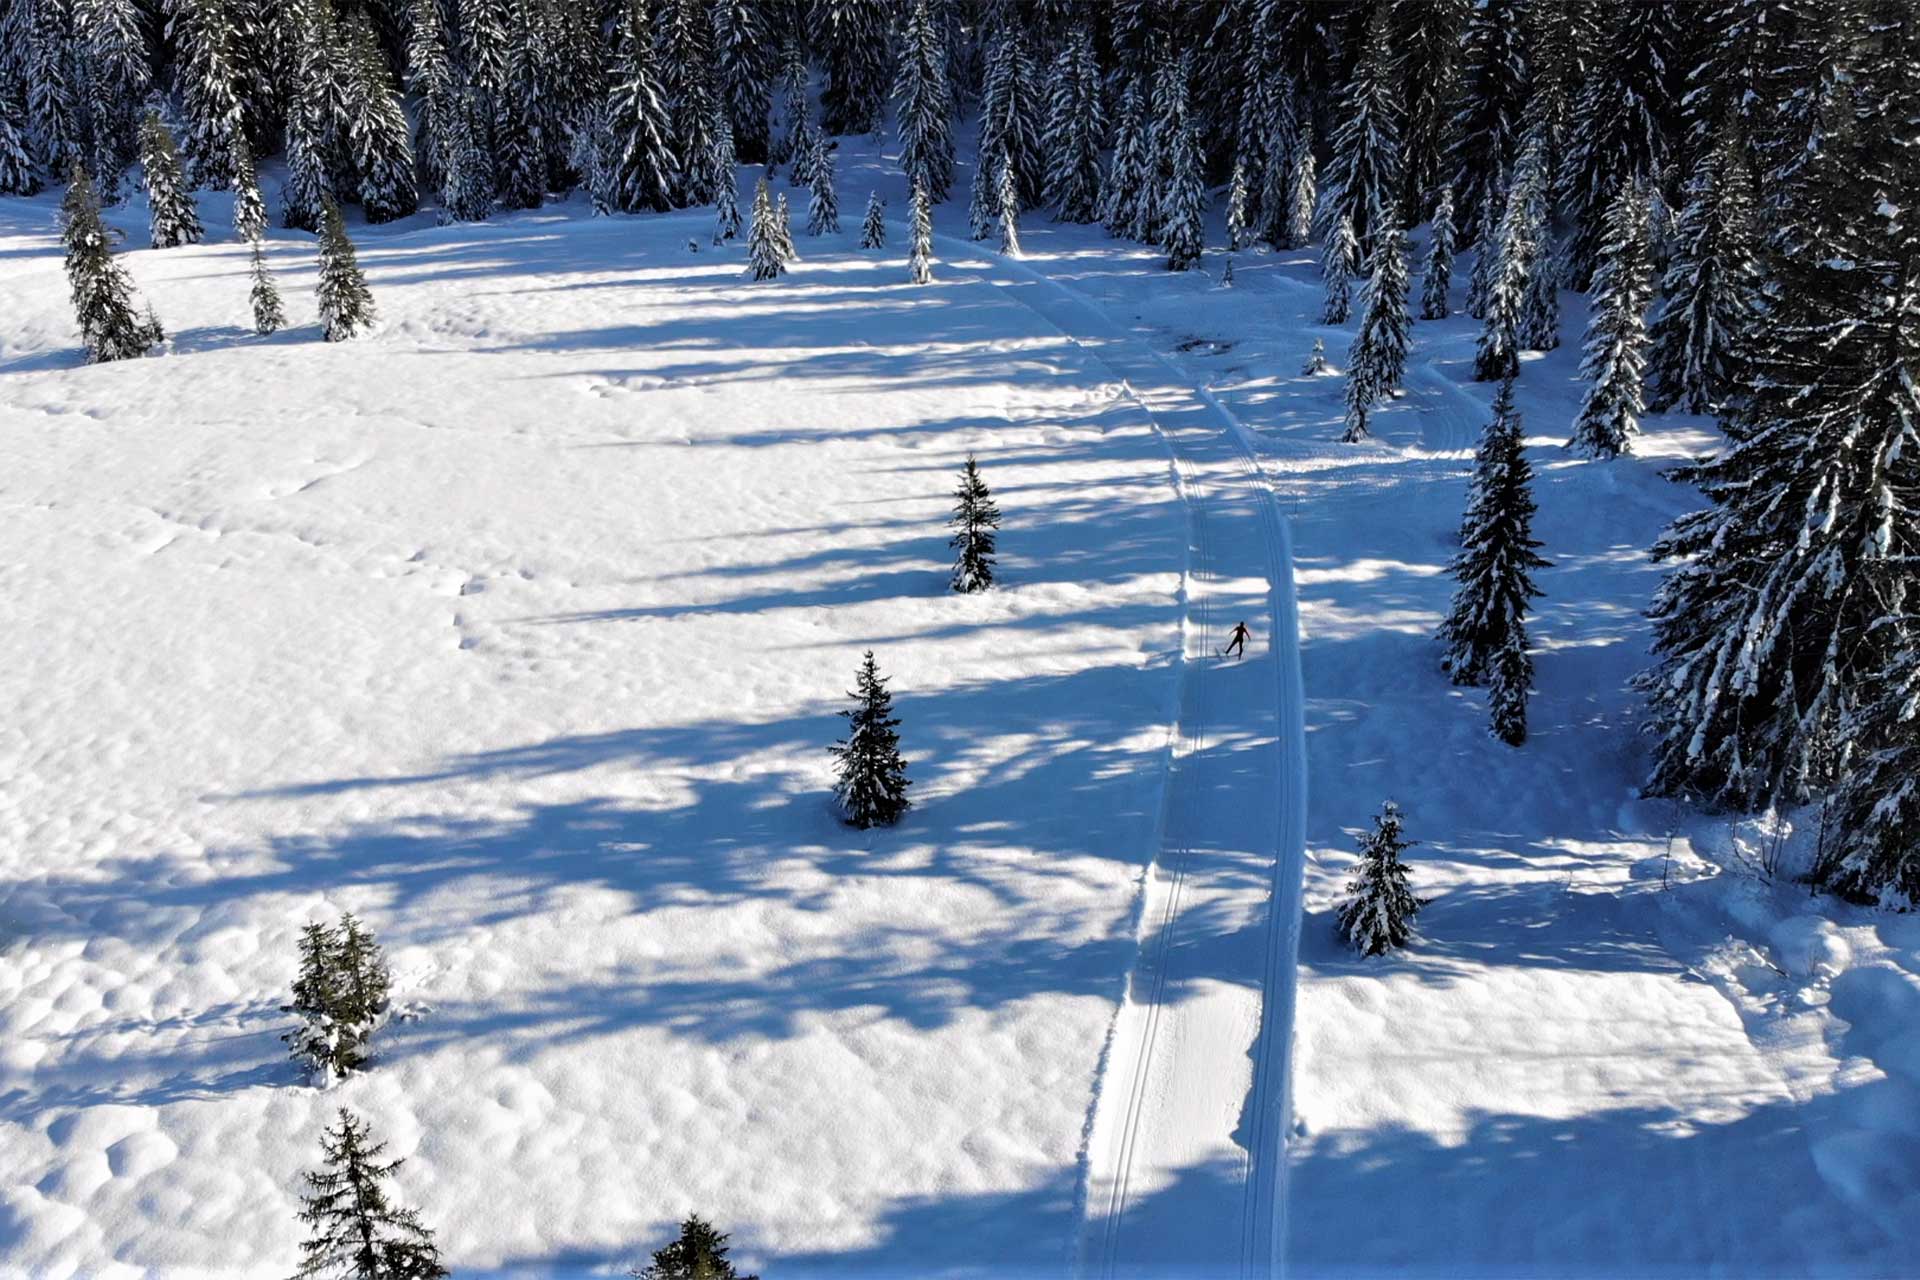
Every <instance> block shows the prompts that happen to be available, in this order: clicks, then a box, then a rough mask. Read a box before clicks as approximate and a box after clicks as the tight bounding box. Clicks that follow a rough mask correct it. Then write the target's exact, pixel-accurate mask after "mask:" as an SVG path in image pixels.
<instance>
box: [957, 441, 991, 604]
mask: <svg viewBox="0 0 1920 1280" xmlns="http://www.w3.org/2000/svg"><path fill="white" fill-rule="evenodd" d="M954 498H955V501H954V506H953V515H952V517H951V518H950V519H949V520H948V521H947V523H948V524H950V525H952V526H953V537H952V538H951V539H949V540H948V543H947V545H948V546H950V547H952V548H953V550H954V552H955V559H954V564H953V580H952V581H953V589H954V590H955V591H959V592H963V593H971V592H974V591H985V590H986V589H987V588H988V587H990V586H992V585H993V555H994V531H995V530H996V529H998V528H999V527H1000V508H999V507H998V506H996V505H995V504H994V501H993V494H992V492H991V491H989V490H988V488H987V482H986V481H985V480H982V479H981V478H980V467H979V465H978V464H977V463H976V462H975V461H974V458H973V455H972V454H968V455H967V461H966V465H965V466H964V467H962V468H961V469H960V487H959V489H957V490H956V491H955V493H954Z"/></svg>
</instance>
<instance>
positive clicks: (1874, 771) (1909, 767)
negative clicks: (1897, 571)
mask: <svg viewBox="0 0 1920 1280" xmlns="http://www.w3.org/2000/svg"><path fill="white" fill-rule="evenodd" d="M1907 576H1908V577H1909V578H1910V577H1911V573H1910V572H1909V573H1908V575H1907ZM1875 593H1876V594H1877V595H1879V596H1880V597H1881V598H1882V600H1884V601H1885V602H1886V603H1887V604H1888V605H1890V606H1892V607H1893V608H1902V607H1904V608H1906V609H1908V610H1911V608H1912V605H1911V604H1907V605H1904V606H1903V605H1898V604H1895V603H1894V602H1895V601H1896V600H1900V599H1906V600H1911V598H1912V595H1913V589H1912V586H1911V583H1910V582H1909V583H1907V584H1904V585H1896V583H1895V582H1894V580H1893V579H1892V578H1888V579H1887V580H1886V581H1883V582H1881V583H1878V584H1876V591H1875ZM1887 621H1888V622H1889V623H1890V624H1891V625H1890V626H1888V627H1887V630H1889V631H1890V632H1892V633H1893V634H1895V635H1897V636H1898V637H1899V638H1898V640H1897V641H1896V642H1895V643H1893V644H1891V645H1886V646H1884V647H1883V651H1884V652H1885V654H1886V656H1885V658H1884V659H1882V660H1881V661H1880V662H1879V663H1878V664H1877V665H1874V666H1871V667H1868V668H1866V669H1865V671H1864V672H1863V674H1864V675H1865V677H1866V678H1865V679H1863V680H1862V682H1861V689H1860V693H1859V696H1858V698H1857V699H1856V700H1855V702H1854V705H1853V706H1852V707H1851V708H1850V709H1849V711H1848V712H1847V714H1846V715H1845V716H1844V718H1842V720H1841V721H1840V732H1841V734H1842V735H1844V736H1845V737H1846V738H1848V739H1850V740H1852V741H1854V742H1857V743H1859V744H1860V747H1859V749H1858V750H1857V751H1856V752H1855V753H1854V754H1853V757H1852V759H1851V761H1850V764H1849V767H1848V768H1847V769H1846V771H1845V772H1844V773H1843V774H1842V775H1841V777H1840V779H1839V781H1838V783H1837V784H1836V786H1835V788H1834V794H1833V802H1832V811H1833V813H1834V814H1835V815H1836V816H1837V821H1836V822H1835V824H1834V825H1835V826H1836V827H1837V829H1838V832H1839V838H1838V839H1837V840H1836V841H1835V844H1836V845H1837V850H1836V852H1835V854H1834V855H1833V856H1831V857H1828V858H1826V859H1824V860H1823V863H1822V865H1819V866H1816V867H1815V868H1814V874H1815V876H1816V877H1817V878H1818V879H1819V881H1820V882H1821V883H1823V884H1825V885H1826V886H1827V887H1828V888H1829V889H1831V890H1833V891H1834V892H1835V893H1838V894H1840V895H1841V896H1842V897H1845V898H1850V899H1853V900H1855V901H1861V902H1874V903H1877V904H1879V905H1880V906H1883V907H1887V908H1890V909H1894V910H1905V911H1911V910H1913V909H1914V908H1915V907H1916V906H1920V644H1916V637H1920V617H1917V616H1915V615H1914V614H1913V613H1912V612H1907V613H1904V614H1899V613H1895V614H1890V615H1889V616H1888V619H1887Z"/></svg>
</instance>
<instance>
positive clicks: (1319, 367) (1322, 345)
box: [1300, 338, 1331, 378]
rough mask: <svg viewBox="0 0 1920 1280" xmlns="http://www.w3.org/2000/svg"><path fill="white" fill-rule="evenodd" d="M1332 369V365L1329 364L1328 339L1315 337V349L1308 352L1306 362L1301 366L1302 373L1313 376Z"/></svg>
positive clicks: (1309, 376) (1303, 375)
mask: <svg viewBox="0 0 1920 1280" xmlns="http://www.w3.org/2000/svg"><path fill="white" fill-rule="evenodd" d="M1330 371H1331V370H1330V366H1328V364H1327V340H1326V339H1325V338H1315V339H1314V340H1313V350H1312V351H1310V352H1308V353H1307V361H1306V363H1305V364H1303V365H1301V366H1300V374H1301V376H1302V377H1307V378H1312V377H1317V376H1319V375H1320V374H1323V373H1328V372H1330Z"/></svg>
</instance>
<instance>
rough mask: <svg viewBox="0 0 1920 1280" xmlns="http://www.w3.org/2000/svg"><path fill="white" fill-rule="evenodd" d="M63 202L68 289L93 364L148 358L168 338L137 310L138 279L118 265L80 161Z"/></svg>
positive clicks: (151, 318)
mask: <svg viewBox="0 0 1920 1280" xmlns="http://www.w3.org/2000/svg"><path fill="white" fill-rule="evenodd" d="M67 184H68V185H67V194H66V196H65V197H64V198H63V199H62V200H61V202H60V227H61V238H62V239H63V240H64V241H65V243H66V247H67V284H68V285H69V287H70V288H71V290H72V296H73V311H74V316H75V318H76V319H77V320H78V321H79V325H80V340H81V342H83V343H84V344H85V345H86V348H87V359H88V360H89V361H90V362H92V363H96V364H98V363H103V362H105V361H108V360H127V359H131V358H132V357H134V356H143V355H145V354H147V352H149V351H151V350H152V349H153V348H155V347H157V346H159V345H160V343H161V342H163V341H164V340H165V338H166V335H165V334H164V333H162V332H161V330H160V325H159V323H158V322H157V321H156V320H154V319H153V316H152V313H151V312H149V313H147V315H145V316H144V317H143V316H142V315H141V314H140V313H139V312H138V311H137V310H136V309H135V307H134V296H133V280H132V278H131V277H129V276H128V275H127V270H126V268H125V267H123V266H121V265H120V264H119V263H118V262H116V261H115V260H114V257H113V245H112V242H111V240H110V239H109V232H108V231H107V226H106V224H105V223H104V222H103V221H101V218H100V201H99V198H98V197H97V196H95V194H94V190H93V179H92V178H90V177H88V176H87V171H86V170H85V169H83V168H81V167H80V163H79V162H78V161H75V162H74V164H73V166H72V169H71V171H70V174H69V176H68V179H67Z"/></svg>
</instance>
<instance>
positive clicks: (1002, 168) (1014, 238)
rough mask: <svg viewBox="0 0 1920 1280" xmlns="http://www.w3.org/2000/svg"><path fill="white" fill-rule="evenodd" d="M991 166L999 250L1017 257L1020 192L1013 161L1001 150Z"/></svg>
mask: <svg viewBox="0 0 1920 1280" xmlns="http://www.w3.org/2000/svg"><path fill="white" fill-rule="evenodd" d="M993 168H994V173H995V174H997V175H998V176H997V177H996V178H995V180H994V184H993V203H994V207H995V208H997V209H998V210H999V211H1000V214H999V217H998V218H997V219H996V220H995V221H996V224H997V225H998V226H999V228H1000V252H1001V253H1003V254H1006V255H1007V256H1008V257H1010V258H1017V257H1019V256H1020V193H1019V191H1018V190H1017V188H1016V183H1015V179H1014V176H1013V161H1012V160H1010V159H1009V158H1008V157H1007V155H1006V153H1005V152H1002V153H1001V155H1000V159H999V162H998V163H997V164H995V165H994V167H993Z"/></svg>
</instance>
